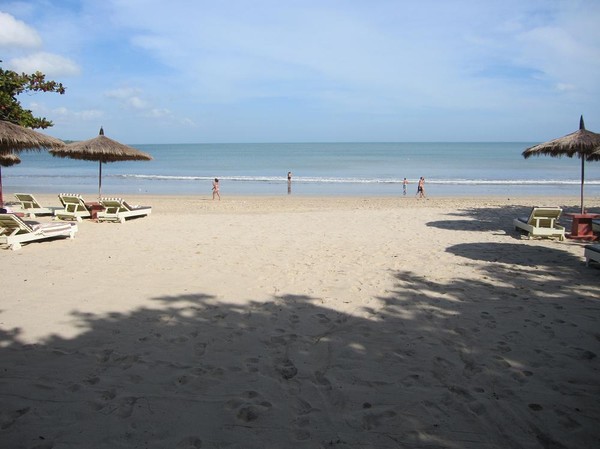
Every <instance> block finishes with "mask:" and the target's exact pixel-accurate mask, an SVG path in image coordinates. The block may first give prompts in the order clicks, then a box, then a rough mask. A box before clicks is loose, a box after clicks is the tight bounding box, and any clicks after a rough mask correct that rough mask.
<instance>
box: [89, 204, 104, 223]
mask: <svg viewBox="0 0 600 449" xmlns="http://www.w3.org/2000/svg"><path fill="white" fill-rule="evenodd" d="M85 207H87V208H88V210H89V211H90V214H91V215H92V217H91V218H92V220H96V219H97V218H98V212H100V211H102V210H104V207H103V206H102V204H100V203H85Z"/></svg>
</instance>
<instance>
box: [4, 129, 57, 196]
mask: <svg viewBox="0 0 600 449" xmlns="http://www.w3.org/2000/svg"><path fill="white" fill-rule="evenodd" d="M64 144H65V143H64V142H63V141H62V140H59V139H56V138H55V137H51V136H47V135H45V134H42V133H39V132H37V131H34V130H32V129H29V128H24V127H23V126H19V125H15V124H14V123H11V122H7V121H5V120H0V156H2V160H1V161H2V162H0V165H3V166H5V167H7V166H9V165H14V164H18V163H19V162H21V160H20V159H19V158H18V157H17V156H16V155H15V154H14V152H18V151H24V150H41V149H44V148H59V147H61V146H64ZM4 156H6V157H4ZM1 176H2V174H1V173H0V207H2V206H4V200H3V198H2V177H1Z"/></svg>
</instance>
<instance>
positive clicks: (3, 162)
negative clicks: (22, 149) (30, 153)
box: [0, 153, 21, 167]
mask: <svg viewBox="0 0 600 449" xmlns="http://www.w3.org/2000/svg"><path fill="white" fill-rule="evenodd" d="M20 163H21V159H19V156H17V155H16V154H14V153H2V154H0V166H2V167H10V166H12V165H16V164H20Z"/></svg>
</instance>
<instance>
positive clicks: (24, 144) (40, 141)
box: [0, 120, 65, 154]
mask: <svg viewBox="0 0 600 449" xmlns="http://www.w3.org/2000/svg"><path fill="white" fill-rule="evenodd" d="M64 144H65V143H64V142H63V141H62V140H59V139H56V138H55V137H51V136H47V135H45V134H42V133H39V132H37V131H34V130H32V129H28V128H24V127H22V126H19V125H15V124H14V123H11V122H7V121H4V120H0V154H4V153H11V152H13V151H22V150H41V149H43V148H59V147H62V146H64Z"/></svg>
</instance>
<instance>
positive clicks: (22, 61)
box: [8, 52, 81, 77]
mask: <svg viewBox="0 0 600 449" xmlns="http://www.w3.org/2000/svg"><path fill="white" fill-rule="evenodd" d="M8 66H9V67H10V68H11V69H13V70H14V71H16V72H25V73H34V72H37V71H40V72H42V73H44V74H45V75H47V76H49V77H56V76H76V75H79V74H80V72H81V69H80V68H79V66H78V65H77V64H76V63H75V62H73V61H72V60H70V59H68V58H65V57H63V56H60V55H57V54H54V53H45V52H39V53H34V54H30V55H27V56H23V57H21V58H13V59H11V60H10V61H9V62H8Z"/></svg>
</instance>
